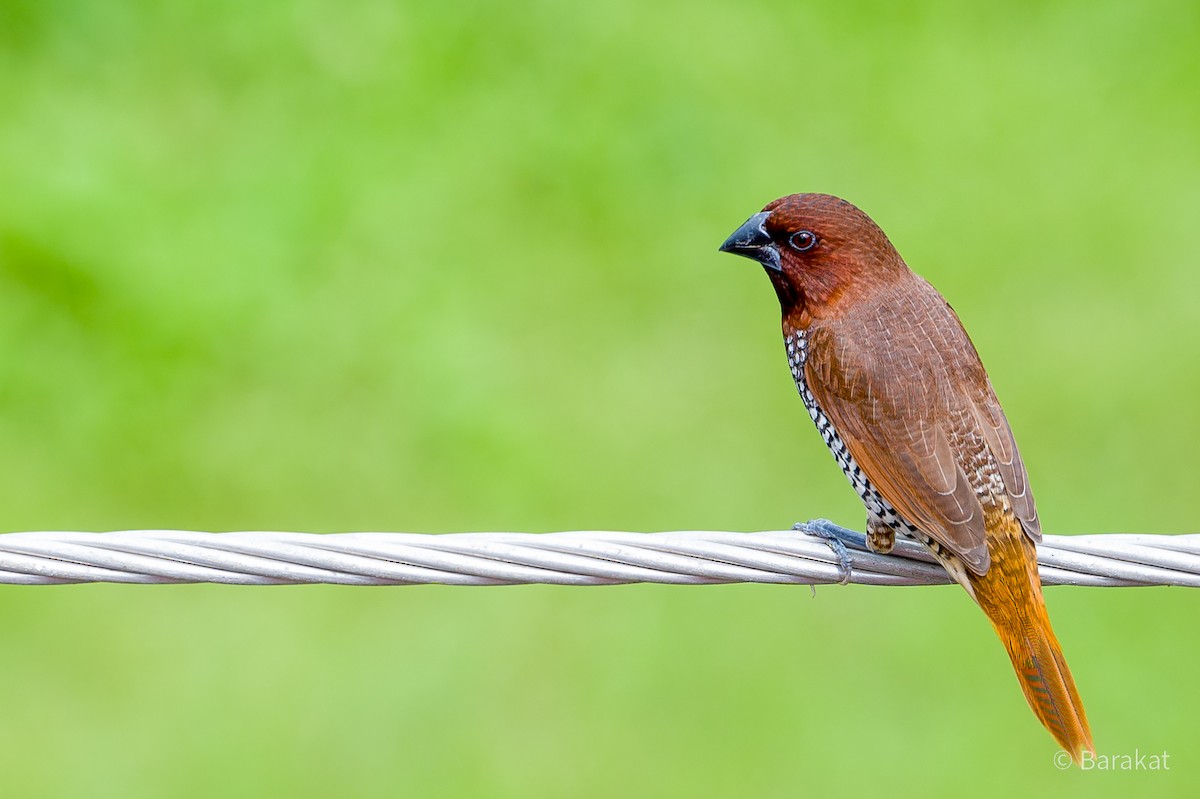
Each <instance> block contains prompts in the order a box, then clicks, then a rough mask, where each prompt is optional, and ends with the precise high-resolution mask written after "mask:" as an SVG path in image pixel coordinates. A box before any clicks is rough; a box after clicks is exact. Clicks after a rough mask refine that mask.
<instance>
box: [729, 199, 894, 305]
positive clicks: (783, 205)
mask: <svg viewBox="0 0 1200 799" xmlns="http://www.w3.org/2000/svg"><path fill="white" fill-rule="evenodd" d="M721 252H731V253H733V254H735V255H741V256H744V257H746V258H751V259H753V260H755V261H758V262H759V263H760V264H762V266H763V268H764V270H765V271H766V273H767V276H768V277H769V278H771V283H772V284H773V285H774V286H775V292H776V294H778V295H779V304H780V305H781V306H782V308H783V313H784V316H791V315H793V314H807V315H808V316H810V317H817V318H820V317H826V316H831V315H836V314H837V313H838V312H839V310H840V309H841V308H843V307H844V304H845V303H848V302H852V301H854V300H855V299H859V298H861V297H863V296H864V295H865V294H867V293H869V292H872V291H876V290H878V289H880V288H882V287H886V286H889V285H892V284H893V283H895V282H896V281H897V280H902V279H903V278H904V277H905V276H906V275H909V274H911V273H910V272H909V270H908V267H907V266H906V265H905V263H904V261H903V260H902V259H901V258H900V255H899V253H897V252H896V248H895V247H893V246H892V243H891V242H890V241H888V237H887V236H886V235H884V232H883V231H882V230H880V229H879V226H878V225H876V224H875V223H874V222H873V221H871V218H870V217H869V216H867V215H866V214H864V213H863V212H862V211H860V210H859V209H858V208H856V207H855V206H853V205H851V204H850V203H848V202H846V201H845V200H842V199H840V198H838V197H833V196H831V195H828V194H792V195H789V196H787V197H782V198H780V199H778V200H776V201H775V202H773V203H770V204H769V205H767V207H766V208H763V210H762V211H761V212H760V213H757V214H755V215H754V216H752V217H750V218H749V219H748V220H746V223H745V224H744V225H742V226H741V227H740V228H738V229H737V230H735V231H734V232H733V235H731V236H730V237H729V238H728V239H726V241H725V243H724V244H722V245H721Z"/></svg>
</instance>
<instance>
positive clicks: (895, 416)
mask: <svg viewBox="0 0 1200 799" xmlns="http://www.w3.org/2000/svg"><path fill="white" fill-rule="evenodd" d="M935 296H936V295H935ZM937 299H938V304H939V305H940V306H941V308H942V309H943V310H941V311H940V312H937V311H934V314H933V316H934V317H938V316H940V317H941V318H940V319H939V318H931V315H930V310H931V309H930V308H921V309H912V308H902V309H901V313H900V316H902V317H903V318H895V319H888V318H876V319H873V320H871V322H873V323H874V324H867V325H861V324H860V325H858V326H855V327H854V328H852V329H853V330H854V331H855V332H854V333H850V332H848V330H849V329H839V328H836V327H818V326H816V325H814V326H813V327H812V328H810V330H809V334H808V335H809V347H808V353H809V355H808V360H807V362H806V364H805V376H806V380H807V382H808V385H809V389H810V390H811V391H812V393H813V396H814V398H815V399H816V401H817V404H818V405H819V406H820V408H821V410H822V411H823V412H824V413H825V415H826V416H827V417H828V418H829V420H830V422H832V423H833V426H834V429H836V430H837V433H838V435H839V436H840V437H841V439H842V441H843V442H844V443H845V445H846V448H847V449H849V451H850V454H851V455H852V456H854V460H855V461H856V462H857V463H858V465H859V467H860V468H861V469H862V470H863V472H864V473H865V474H866V476H867V479H868V480H870V482H871V484H872V485H873V486H874V487H875V489H876V490H877V491H878V492H879V493H880V494H881V495H882V496H883V498H884V499H886V500H887V501H888V502H889V503H890V504H891V505H892V507H894V508H895V509H896V510H897V511H898V512H899V513H900V515H902V516H903V517H904V518H905V519H906V520H908V521H909V522H911V523H912V524H914V525H916V526H917V527H918V528H919V529H920V530H922V531H923V532H925V533H927V534H928V535H930V536H931V537H932V538H933V539H934V540H936V541H937V542H939V543H940V544H942V545H943V546H945V547H947V548H948V549H949V550H950V551H951V552H954V553H955V554H956V555H958V556H959V557H960V558H962V559H963V561H964V562H965V563H966V564H967V566H968V568H970V569H971V570H972V571H974V572H975V573H977V574H984V573H986V571H987V569H988V565H989V562H990V559H989V556H988V549H987V537H986V529H985V525H984V515H983V508H982V506H981V504H980V500H979V496H978V491H979V490H987V488H988V487H987V486H986V485H982V486H977V485H975V483H979V482H981V481H982V480H983V479H984V478H982V477H981V476H980V475H981V473H982V472H983V471H986V469H985V468H984V467H987V466H992V467H994V468H995V469H996V470H998V471H999V473H1000V475H1001V477H1002V478H1003V481H1004V484H1005V490H1006V493H1008V495H1009V499H1010V505H1011V507H1012V508H1013V512H1014V514H1015V515H1016V516H1017V518H1018V519H1020V520H1021V523H1022V526H1023V527H1024V529H1025V530H1026V532H1027V533H1028V534H1029V535H1030V537H1032V538H1034V539H1035V540H1037V539H1038V538H1039V530H1038V524H1037V512H1036V510H1035V509H1034V505H1033V497H1032V494H1031V493H1030V491H1029V481H1028V477H1027V476H1026V474H1025V467H1024V464H1023V463H1022V462H1021V459H1020V455H1019V454H1018V452H1017V447H1016V443H1015V441H1014V440H1013V436H1012V431H1011V430H1010V429H1009V426H1008V422H1007V420H1006V419H1005V418H1004V412H1003V411H1002V410H1001V409H1000V405H999V403H998V402H997V401H996V398H995V394H994V393H993V392H992V390H991V385H990V383H989V382H988V380H987V375H986V373H985V372H984V371H983V366H982V365H981V364H980V363H979V356H978V355H977V354H976V353H975V349H974V347H973V346H972V345H971V343H970V339H968V338H967V334H966V332H965V331H963V330H962V326H961V324H960V323H959V322H958V319H957V317H955V316H954V314H953V311H951V310H950V309H949V306H946V305H945V302H944V301H942V300H940V297H939V298H937ZM921 304H922V305H924V303H921ZM884 310H885V311H888V312H889V313H896V311H895V310H894V309H884ZM904 310H915V311H916V313H902V311H904ZM947 316H948V317H949V319H947V318H946V317H947ZM947 321H949V323H950V324H949V326H947V324H946V323H947ZM980 439H982V442H983V444H984V446H978V447H975V448H974V449H975V452H974V453H971V452H969V451H967V452H964V451H962V450H970V449H971V447H970V446H969V444H965V443H964V442H970V441H972V440H974V441H979V440H980ZM952 445H953V446H952ZM956 448H957V449H958V450H960V451H959V452H957V453H956ZM988 461H990V462H991V463H990V464H989V463H988ZM967 470H970V472H971V475H970V476H968V473H967Z"/></svg>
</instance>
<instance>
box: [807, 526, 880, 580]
mask: <svg viewBox="0 0 1200 799" xmlns="http://www.w3.org/2000/svg"><path fill="white" fill-rule="evenodd" d="M792 529H793V530H797V531H799V532H801V533H804V534H805V535H811V536H816V537H817V538H820V539H821V540H823V541H824V542H825V543H826V544H828V545H829V548H830V549H832V550H833V554H834V555H835V556H836V557H837V561H838V571H839V572H840V573H841V577H840V579H838V585H846V584H847V583H849V582H850V573H851V571H852V570H853V569H854V561H853V560H851V558H850V552H849V549H848V548H853V549H860V550H863V551H866V549H867V537H866V536H865V535H863V534H862V533H859V532H855V531H854V530H850V529H847V528H845V527H842V526H840V525H837V524H834V523H833V522H831V521H829V520H828V519H814V520H812V521H810V522H796V524H794V525H792ZM814 593H815V589H814Z"/></svg>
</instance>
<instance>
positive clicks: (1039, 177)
mask: <svg viewBox="0 0 1200 799" xmlns="http://www.w3.org/2000/svg"><path fill="white" fill-rule="evenodd" d="M0 109H2V116H0V353H2V354H0V476H2V479H0V527H2V528H3V529H6V530H30V529H69V530H70V529H81V530H105V529H114V528H116V529H120V528H139V527H168V528H189V529H202V530H229V529H291V530H311V531H335V530H403V531H423V532H446V531H456V530H524V531H547V530H557V529H627V530H663V529H728V530H756V529H776V528H780V527H782V526H787V525H790V524H791V523H792V522H793V521H796V520H801V519H807V518H812V517H818V516H827V517H830V518H833V519H835V520H837V521H839V522H842V523H845V524H849V525H853V526H859V525H861V523H862V510H861V507H860V506H859V505H858V503H857V498H856V497H855V496H854V494H853V493H852V492H851V491H850V490H849V488H848V487H847V485H846V484H845V481H844V479H843V477H842V476H841V475H840V474H839V473H838V470H837V469H836V468H835V467H834V464H833V462H832V460H831V459H830V457H829V455H828V453H827V452H825V450H824V447H822V446H821V444H820V441H819V439H818V437H817V436H816V434H815V432H814V431H813V430H812V425H811V423H810V422H809V420H808V418H807V416H806V414H805V413H804V411H803V409H802V407H801V405H800V402H799V400H798V399H797V397H796V396H795V390H794V388H793V387H792V385H791V382H790V377H789V375H788V372H787V369H786V365H785V361H784V356H783V351H782V346H781V343H780V341H779V335H778V328H777V324H778V321H777V313H778V311H777V306H776V301H775V298H774V296H773V293H772V291H771V289H770V287H769V286H768V284H767V282H766V280H765V279H764V278H763V277H762V276H761V274H759V270H758V269H757V268H755V267H754V266H753V265H752V264H750V263H748V262H746V261H743V260H738V259H735V258H731V257H730V256H727V255H720V254H718V253H717V252H716V247H717V245H718V244H719V243H720V242H721V241H722V240H723V238H724V237H725V236H726V235H727V234H728V233H729V232H730V231H732V230H733V228H734V227H735V226H737V225H738V224H740V223H741V222H742V221H743V220H744V219H745V218H746V217H747V216H749V215H750V214H751V213H753V212H755V211H756V210H758V209H759V208H760V207H761V206H762V205H763V204H764V203H766V202H767V201H769V200H771V199H774V198H775V197H777V196H780V195H782V194H787V193H791V192H795V191H825V192H831V193H836V194H840V195H843V196H845V197H847V198H849V199H851V200H852V201H854V202H856V203H857V204H859V205H860V206H862V207H863V208H864V209H865V210H867V211H868V212H869V213H870V214H872V215H873V216H874V217H875V219H876V220H877V221H878V222H879V223H880V224H881V225H882V226H883V227H884V228H885V229H886V230H887V231H888V232H889V234H890V235H891V237H892V239H893V241H894V242H895V243H896V245H897V246H898V247H899V249H900V251H901V252H902V253H903V254H904V255H905V257H906V258H907V259H908V261H909V263H910V264H911V265H913V266H914V268H916V269H917V271H919V272H921V273H922V274H924V275H925V276H927V277H928V278H930V279H931V280H932V281H933V283H934V284H935V285H937V286H938V287H939V288H940V289H941V290H942V291H943V292H944V293H945V294H946V295H947V296H948V297H949V298H950V300H951V302H953V304H954V306H955V308H956V309H957V310H958V312H959V313H960V315H961V316H962V318H963V320H964V322H965V323H966V325H967V327H968V329H969V330H970V331H971V333H972V335H973V337H974V339H975V342H976V344H977V346H978V348H979V350H980V352H981V353H982V355H983V357H984V360H985V362H986V363H987V365H988V367H989V369H990V371H991V375H992V379H993V381H994V383H995V385H996V386H997V389H998V391H999V393H1000V395H1001V398H1002V399H1003V401H1004V402H1005V406H1006V408H1007V410H1008V415H1009V417H1010V419H1011V420H1012V423H1013V426H1014V428H1015V430H1016V432H1017V436H1018V439H1019V440H1020V442H1021V446H1022V449H1023V452H1024V454H1025V459H1026V462H1027V463H1028V465H1029V471H1030V473H1031V475H1032V478H1033V481H1034V486H1035V488H1036V491H1037V496H1038V498H1039V500H1040V503H1039V507H1040V510H1041V513H1042V516H1043V519H1044V526H1045V529H1046V530H1047V531H1048V532H1053V533H1083V532H1106V531H1143V532H1187V531H1193V530H1195V529H1196V523H1195V520H1194V501H1195V498H1196V496H1197V488H1196V478H1197V474H1198V472H1197V468H1196V454H1195V453H1196V445H1197V442H1200V414H1198V413H1197V410H1196V409H1197V399H1196V398H1197V393H1198V392H1200V369H1198V368H1197V363H1198V362H1200V336H1197V334H1196V321H1197V307H1198V305H1197V291H1198V290H1200V269H1198V267H1200V243H1198V241H1197V238H1196V231H1197V218H1198V215H1200V179H1198V177H1200V145H1198V143H1197V142H1198V141H1200V10H1198V7H1197V5H1196V4H1195V3H1192V2H1177V3H1170V2H1147V3H1140V4H1135V3H1127V2H1074V3H1052V4H1048V5H1047V4H1042V3H1032V2H1030V3H1018V4H1003V5H996V6H995V7H982V6H980V7H973V8H970V9H969V10H968V8H967V7H966V6H964V5H962V4H956V3H944V4H939V3H907V4H894V3H883V2H879V3H845V4H829V5H828V6H824V7H823V6H818V5H807V4H805V5H801V4H794V3H787V2H778V3H726V4H696V3H687V2H667V3H644V2H633V1H632V0H607V1H606V2H601V3H596V4H571V3H555V2H512V1H511V0H510V1H509V2H489V3H473V4H468V3H461V4H460V3H451V2H425V3H410V4H393V3H385V2H361V3H354V4H344V5H343V4H334V3H316V2H300V3H287V4H284V3H274V2H265V3H258V4H253V3H242V2H228V1H226V2H205V3H198V2H173V3H169V4H166V3H163V4H160V3H149V2H146V3H124V4H122V3H109V4H104V3H83V2H71V1H70V0H49V1H47V2H37V1H35V0H19V1H18V2H12V0H10V1H9V2H6V3H4V4H3V5H0ZM1048 596H1049V602H1050V604H1051V611H1052V614H1053V616H1054V619H1055V622H1056V626H1057V628H1058V631H1059V634H1060V637H1061V638H1062V640H1063V642H1064V645H1065V648H1066V651H1067V654H1068V656H1069V659H1070V661H1071V663H1072V665H1073V667H1074V670H1075V675H1076V677H1077V679H1078V682H1079V685H1080V687H1081V690H1082V692H1083V694H1084V696H1085V698H1086V700H1087V703H1088V704H1087V707H1088V711H1089V715H1090V717H1091V720H1092V725H1093V728H1094V730H1095V733H1096V741H1097V744H1098V745H1099V747H1100V749H1101V751H1102V752H1106V753H1133V751H1134V750H1135V748H1137V749H1140V750H1141V751H1143V752H1159V751H1162V750H1166V751H1168V752H1170V754H1171V760H1170V761H1169V762H1170V764H1171V766H1172V769H1171V771H1170V773H1140V774H1111V773H1109V774H1100V773H1091V774H1080V773H1078V772H1075V771H1071V772H1065V773H1064V772H1059V771H1057V770H1056V769H1055V768H1054V766H1053V764H1052V762H1051V757H1052V755H1053V753H1054V751H1055V746H1054V744H1053V742H1052V741H1051V739H1050V738H1049V736H1048V735H1046V734H1045V733H1044V732H1043V731H1042V730H1041V729H1040V727H1039V726H1038V725H1037V723H1036V721H1035V720H1034V719H1033V716H1032V714H1031V713H1030V712H1029V711H1028V710H1027V708H1026V707H1025V703H1024V701H1023V699H1022V697H1021V695H1020V692H1019V690H1018V687H1017V684H1016V681H1015V680H1014V678H1013V677H1012V674H1011V673H1010V668H1009V665H1008V663H1007V658H1005V656H1004V654H1003V652H1002V650H1001V648H1000V645H999V644H998V642H997V641H996V640H994V638H993V636H992V633H991V631H990V629H989V628H988V625H987V624H986V623H985V622H984V620H983V618H982V617H981V615H980V614H979V612H978V611H977V610H976V609H975V608H974V607H972V606H971V604H970V603H969V602H968V601H967V599H966V597H965V596H964V595H963V594H962V592H961V591H958V590H955V589H952V588H941V589H870V588H861V587H851V588H826V589H822V590H821V591H820V592H819V594H818V596H817V598H816V599H815V600H814V599H813V598H811V597H810V594H809V591H808V589H806V588H790V587H770V586H729V587H711V588H677V587H653V586H631V587H620V588H596V589H582V588H574V589H571V588H553V587H523V588H511V589H498V588H490V589H461V588H457V589H456V588H444V587H424V588H399V589H382V588H381V589H352V588H335V587H305V588H279V589H266V588H223V587H213V586H180V587H160V588H146V587H122V586H79V587H63V588H21V587H8V588H4V589H2V590H0V627H2V629H3V633H2V643H0V646H2V649H3V656H0V707H2V708H3V711H2V719H0V773H3V775H4V777H3V785H4V787H3V791H4V794H5V795H7V796H66V795H73V796H122V797H128V796H181V797H209V796H256V797H257V796H269V795H281V796H283V795H286V796H296V797H300V796H332V795H355V796H498V797H526V796H586V797H607V796H613V795H635V796H682V795H689V796H697V795H712V796H721V795H747V796H764V797H792V796H805V795H809V794H814V793H815V794H826V793H833V792H838V791H851V790H853V791H861V792H871V793H876V792H881V791H884V790H886V791H887V792H888V793H889V794H890V795H896V796H904V795H909V794H913V795H930V794H933V795H936V794H946V793H950V792H954V793H956V794H957V793H960V792H962V791H964V790H969V791H970V793H971V794H972V795H980V796H985V795H1005V796H1010V795H1013V794H1014V793H1015V792H1018V791H1025V792H1032V791H1048V790H1054V791H1056V792H1058V793H1059V794H1061V795H1063V796H1093V795H1095V796H1124V795H1128V794H1130V793H1131V792H1135V791H1136V792H1138V793H1142V792H1145V791H1150V792H1154V793H1158V794H1170V793H1175V794H1177V795H1194V794H1195V792H1196V791H1197V790H1200V752H1198V745H1200V734H1198V733H1197V729H1198V722H1200V707H1198V702H1197V696H1196V690H1195V679H1194V673H1195V662H1196V658H1197V656H1198V654H1200V645H1198V644H1197V642H1196V635H1195V629H1196V627H1195V621H1194V620H1195V618H1196V612H1197V609H1198V605H1197V596H1198V595H1196V594H1194V593H1192V592H1189V591H1186V590H1168V589H1144V590H1125V591H1119V590H1098V589H1066V588H1058V589H1051V590H1050V591H1049V592H1048Z"/></svg>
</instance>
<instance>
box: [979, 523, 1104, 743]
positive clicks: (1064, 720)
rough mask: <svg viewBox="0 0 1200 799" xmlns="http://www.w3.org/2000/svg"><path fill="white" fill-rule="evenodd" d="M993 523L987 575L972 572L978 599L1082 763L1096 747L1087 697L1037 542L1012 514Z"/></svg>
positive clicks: (1041, 709)
mask: <svg viewBox="0 0 1200 799" xmlns="http://www.w3.org/2000/svg"><path fill="white" fill-rule="evenodd" d="M988 528H989V529H988V538H989V542H988V543H989V547H988V548H989V550H990V552H991V561H992V563H991V567H990V568H989V569H988V572H987V574H985V575H984V576H982V577H977V576H976V575H974V574H971V575H969V580H970V582H971V587H972V589H973V590H974V596H975V601H976V602H978V603H979V606H980V607H981V608H983V612H984V613H986V614H987V617H988V619H990V620H991V622H992V626H993V627H995V628H996V634H997V635H999V636H1000V640H1001V641H1002V642H1003V643H1004V648H1005V649H1007V650H1008V656H1009V657H1010V658H1011V659H1012V664H1013V668H1014V669H1015V670H1016V672H1017V679H1018V680H1019V681H1020V683H1021V690H1022V691H1024V692H1025V698H1026V699H1027V700H1029V706H1030V707H1031V708H1032V709H1033V712H1034V715H1036V716H1037V717H1038V720H1039V721H1041V722H1042V725H1043V726H1044V727H1045V728H1046V729H1047V730H1049V731H1050V734H1051V735H1053V736H1054V739H1055V740H1056V741H1058V743H1059V745H1060V746H1062V748H1063V749H1064V750H1066V751H1067V752H1069V753H1070V755H1071V758H1072V759H1073V760H1074V761H1075V762H1076V763H1079V762H1080V758H1081V757H1082V754H1083V752H1084V751H1085V750H1086V751H1088V752H1091V753H1093V754H1094V753H1095V751H1096V750H1095V747H1094V746H1093V744H1092V731H1091V729H1089V727H1088V721H1087V714H1086V713H1085V712H1084V710H1083V701H1082V700H1081V699H1080V698H1079V692H1078V691H1077V690H1075V680H1074V679H1072V677H1071V670H1070V669H1068V668H1067V661H1066V659H1065V658H1063V654H1062V648H1061V647H1060V646H1059V644H1058V639H1057V638H1055V637H1054V630H1053V629H1051V627H1050V617H1049V616H1048V615H1047V614H1046V603H1045V601H1044V600H1043V599H1042V584H1041V580H1040V579H1039V578H1038V572H1037V555H1036V553H1035V552H1034V547H1033V543H1032V542H1031V541H1029V539H1028V538H1026V537H1025V534H1024V532H1023V531H1022V530H1021V527H1020V524H1019V523H1018V522H1017V521H1016V520H1015V519H1012V518H1011V517H1009V518H1008V519H1005V520H1004V521H1002V522H1001V523H1000V524H997V525H995V526H994V527H993V526H992V525H991V524H989V525H988Z"/></svg>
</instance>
